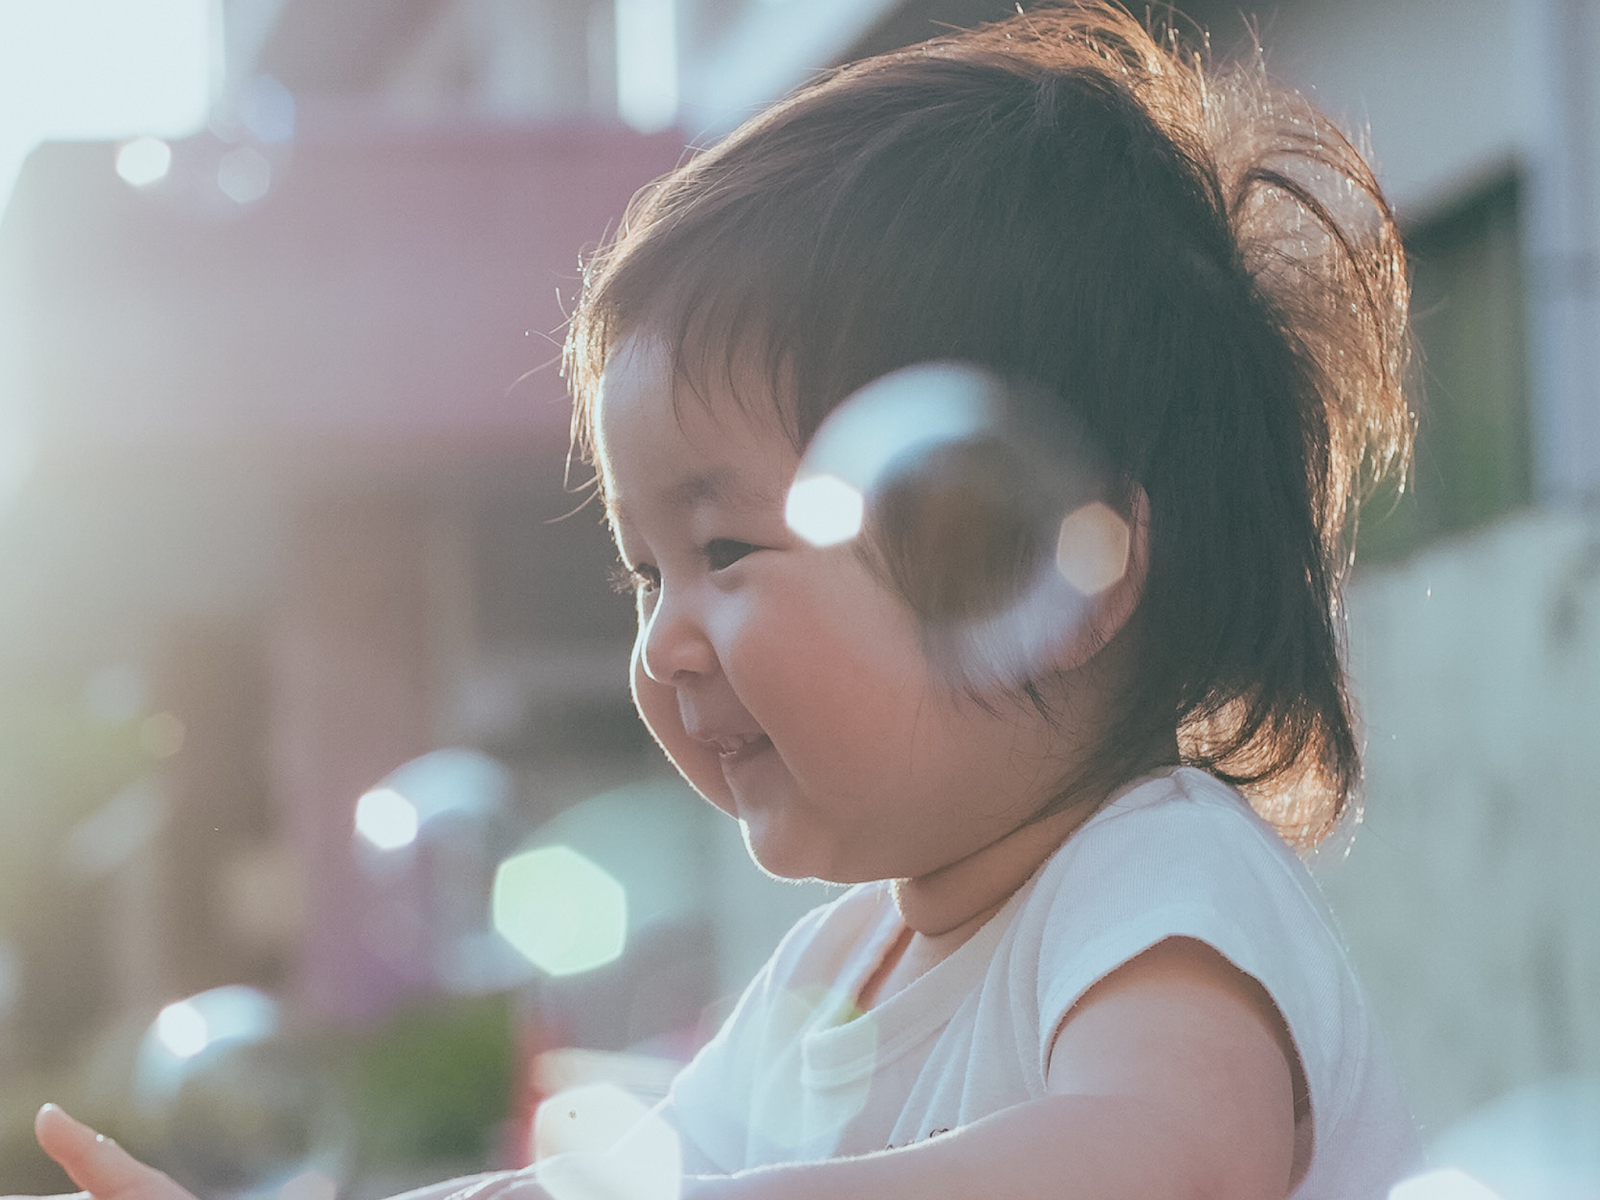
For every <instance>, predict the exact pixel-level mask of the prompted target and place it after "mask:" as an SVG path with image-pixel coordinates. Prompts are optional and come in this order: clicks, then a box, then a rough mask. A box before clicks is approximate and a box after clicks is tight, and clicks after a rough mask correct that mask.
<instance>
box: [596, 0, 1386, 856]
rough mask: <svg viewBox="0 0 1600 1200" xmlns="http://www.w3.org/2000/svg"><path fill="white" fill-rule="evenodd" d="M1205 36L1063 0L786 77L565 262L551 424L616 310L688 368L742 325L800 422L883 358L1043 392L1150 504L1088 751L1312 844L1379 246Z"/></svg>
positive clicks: (813, 421) (1358, 474)
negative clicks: (1206, 776)
mask: <svg viewBox="0 0 1600 1200" xmlns="http://www.w3.org/2000/svg"><path fill="white" fill-rule="evenodd" d="M1203 59H1204V55H1203V54H1201V53H1199V52H1195V51H1191V50H1189V49H1186V48H1185V45H1184V42H1183V39H1181V38H1180V37H1178V36H1177V35H1176V34H1174V33H1172V32H1171V30H1163V29H1157V30H1156V32H1154V33H1152V32H1151V31H1149V30H1147V29H1146V28H1145V27H1144V26H1142V25H1141V24H1140V23H1139V22H1137V21H1136V20H1134V19H1133V18H1132V17H1130V16H1129V15H1128V14H1127V13H1126V12H1124V11H1122V10H1121V9H1119V8H1116V7H1112V6H1109V5H1103V4H1086V5H1073V6H1068V7H1050V8H1045V9H1041V10H1036V11H1033V12H1030V13H1024V14H1019V15H1017V16H1016V17H1014V18H1011V19H1009V20H1007V21H1004V22H1001V23H999V24H995V25H989V26H985V27H983V28H980V29H976V30H971V31H963V32H958V33H953V34H951V35H949V36H943V37H938V38H935V39H933V40H932V41H929V42H926V43H923V44H922V45H919V46H916V47H913V48H911V49H907V50H903V51H898V52H895V53H892V54H885V55H882V56H879V57H877V58H872V59H868V60H866V61H863V62H859V63H855V64H853V65H851V66H847V67H844V68H842V69H840V70H838V71H835V72H833V73H831V74H829V75H827V76H825V77H823V78H821V79H819V80H817V81H816V82H813V83H812V84H810V85H808V86H806V87H804V88H802V89H801V90H800V91H798V92H796V93H795V94H793V95H792V96H790V97H788V98H787V99H786V100H784V101H782V102H780V103H779V104H777V105H776V106H774V107H773V108H771V109H769V110H768V111H767V112H765V113H763V114H762V115H761V116H759V117H756V118H755V119H753V120H751V121H750V122H748V123H747V124H745V125H744V126H743V127H741V128H740V129H739V130H738V131H736V132H735V133H733V134H732V135H730V136H729V137H727V138H726V139H724V140H723V141H721V142H719V143H718V144H716V145H715V146H713V147H711V148H710V149H708V150H706V151H704V152H703V153H700V154H698V155H697V156H695V157H693V158H692V159H690V160H689V161H687V162H686V163H685V164H684V165H683V166H681V167H680V168H679V169H678V170H676V171H674V172H673V173H671V174H670V175H668V176H666V177H665V178H663V179H661V180H659V181H657V182H656V183H655V184H653V185H652V186H651V187H649V188H648V189H646V190H645V191H644V192H642V193H641V194H640V195H639V196H638V197H637V198H636V199H635V201H634V203H633V205H632V206H631V208H630V209H629V212H628V214H627V216H626V218H625V220H624V222H623V224H622V226H621V228H620V230H619V232H618V233H617V235H616V237H615V238H614V239H613V240H612V241H611V243H610V244H609V245H607V246H606V247H605V248H603V249H602V250H601V251H600V252H599V253H597V254H596V255H595V256H594V257H593V258H592V259H591V261H590V262H589V263H588V266H587V270H586V272H585V279H584V290H583V295H582V299H581V301H580V303H579V305H578V308H577V312H576V314H575V316H574V319H573V322H572V327H571V333H570V336H569V339H568V342H567V348H566V366H567V370H568V372H569V376H570V379H571V382H572V386H573V389H574V393H575V397H576V411H575V416H574V435H575V439H576V442H577V444H578V446H579V447H580V448H581V449H587V448H588V447H589V446H590V439H591V426H590V423H591V419H592V406H593V400H594V395H595V390H596V385H597V382H598V379H599V375H600V372H601V371H602V369H603V368H604V366H605V362H606V358H607V356H608V355H609V354H610V353H611V352H612V350H613V349H614V348H615V347H616V345H617V344H618V342H619V340H620V339H621V338H623V337H625V336H626V335H627V334H629V333H631V332H633V331H635V330H640V329H648V330H649V331H651V332H652V333H654V334H657V335H660V336H661V337H663V338H664V339H665V341H666V342H667V344H668V346H669V347H670V348H671V350H672V352H673V354H674V356H675V359H676V361H677V363H678V367H679V369H680V370H683V371H685V372H687V373H689V374H691V375H692V374H694V373H695V372H697V371H704V370H707V369H716V363H715V362H713V359H716V360H718V361H722V362H724V363H725V365H726V368H727V369H728V370H729V371H732V370H733V358H734V356H735V355H736V354H738V355H740V356H744V355H748V354H749V353H750V352H751V351H752V349H753V350H754V351H755V352H756V353H757V354H758V355H759V356H760V358H759V361H761V362H763V363H764V364H765V365H766V367H767V368H768V369H770V371H771V378H772V380H773V394H774V395H775V396H781V397H784V399H783V400H781V401H780V403H782V404H783V405H785V406H787V410H786V411H785V412H784V413H783V416H784V417H785V418H786V420H787V421H788V423H789V427H790V430H791V432H792V435H793V437H794V439H795V441H796V444H797V445H803V444H804V443H805V441H806V440H807V439H808V438H809V437H810V436H811V434H812V433H814V432H815V430H816V428H817V426H818V425H819V424H820V422H821V420H822V419H823V418H824V417H825V416H826V415H827V414H828V412H829V411H831V409H832V408H833V407H834V406H836V405H837V404H838V403H839V402H840V401H841V400H842V399H843V398H844V397H845V396H847V395H849V394H850V393H851V392H852V391H854V390H855V389H856V388H858V387H860V386H861V385H863V384H865V383H867V382H868V381H870V380H872V379H874V378H877V377H878V376H880V375H882V374H884V373H885V372H887V371H890V370H893V369H895V368H897V367H900V366H904V365H906V364H909V363H915V362H920V361H925V360H930V359H961V360H968V361H971V362H975V363H978V364H981V365H983V366H985V367H987V368H989V369H990V370H992V371H995V372H997V373H998V374H1000V375H1001V376H1003V377H1006V378H1010V379H1016V380H1026V381H1028V382H1029V383H1030V384H1032V385H1035V386H1043V387H1044V388H1047V389H1049V390H1050V391H1051V392H1052V393H1054V394H1055V395H1056V396H1059V397H1060V398H1061V399H1062V402H1063V403H1064V404H1065V405H1067V406H1069V408H1070V410H1071V411H1072V413H1074V414H1075V417H1074V419H1075V420H1077V421H1079V422H1081V423H1082V424H1083V425H1084V426H1085V427H1086V428H1087V429H1088V431H1089V433H1090V435H1091V436H1092V438H1093V439H1094V441H1095V442H1096V444H1097V447H1098V449H1099V451H1100V452H1101V453H1102V454H1103V455H1104V457H1105V459H1106V461H1107V463H1108V464H1109V466H1110V468H1111V470H1112V471H1113V473H1114V475H1115V477H1116V478H1117V479H1119V480H1120V481H1122V483H1123V484H1124V485H1125V486H1126V488H1127V490H1128V492H1129V494H1131V492H1132V485H1138V486H1139V487H1142V488H1143V489H1144V491H1145V493H1146V494H1147V495H1148V497H1149V504H1150V560H1149V572H1148V576H1147V579H1146V583H1145V588H1144V592H1143V595H1142V598H1141V600H1140V603H1139V607H1138V610H1137V611H1136V613H1135V615H1134V617H1133V620H1132V622H1131V624H1130V628H1129V634H1130V636H1132V637H1134V638H1136V639H1137V641H1136V643H1135V644H1136V646H1137V668H1136V671H1135V674H1134V678H1133V680H1132V686H1131V688H1130V689H1129V690H1128V692H1127V694H1126V696H1125V697H1124V700H1123V703H1122V705H1121V708H1120V711H1119V712H1118V713H1117V714H1115V721H1114V725H1113V732H1112V735H1111V736H1110V737H1109V738H1108V739H1107V740H1106V743H1105V745H1104V746H1103V747H1101V749H1100V752H1099V754H1098V755H1097V757H1096V759H1095V761H1094V763H1093V764H1092V771H1091V773H1092V774H1093V775H1094V778H1095V779H1096V780H1097V781H1106V782H1109V783H1111V784H1115V783H1117V782H1120V781H1121V780H1122V779H1126V778H1128V777H1129V776H1130V775H1131V774H1135V773H1137V772H1139V771H1141V770H1144V769H1147V768H1148V767H1149V766H1150V765H1151V764H1150V762H1149V761H1148V756H1149V753H1150V747H1151V746H1152V745H1160V744H1162V742H1163V739H1164V740H1165V743H1166V744H1167V745H1170V744H1171V742H1172V738H1173V735H1174V734H1175V733H1176V735H1177V738H1178V743H1179V746H1180V750H1181V754H1182V757H1183V759H1184V761H1185V762H1189V763H1192V764H1195V765H1198V766H1201V767H1204V768H1206V769H1207V770H1210V771H1212V772H1213V773H1215V774H1216V775H1218V776H1220V777H1221V778H1223V779H1226V780H1229V781H1230V782H1233V783H1236V784H1239V785H1241V786H1243V787H1245V788H1246V790H1247V791H1248V792H1250V793H1251V796H1252V800H1253V802H1254V803H1255V804H1256V806H1257V808H1258V809H1259V810H1260V811H1262V813H1263V815H1265V816H1267V817H1268V819H1270V820H1272V821H1273V822H1274V823H1275V824H1276V825H1277V827H1278V828H1279V830H1280V832H1282V833H1283V834H1284V835H1285V837H1287V838H1288V839H1289V840H1290V841H1291V842H1294V843H1297V844H1300V845H1302V846H1309V845H1314V844H1315V843H1316V842H1317V841H1318V840H1320V838H1321V837H1322V836H1323V835H1324V834H1325V833H1326V832H1327V831H1328V830H1329V829H1330V828H1332V826H1333V824H1334V823H1335V822H1336V821H1337V820H1338V818H1339V817H1340V815H1341V814H1342V813H1344V812H1345V810H1346V809H1347V807H1348V806H1349V805H1350V803H1351V801H1352V798H1353V797H1354V795H1355V792H1356V788H1357V785H1358V783H1359V778H1360V754H1359V748H1358V745H1357V740H1356V735H1355V732H1354V728H1353V724H1354V722H1353V716H1352V712H1351V708H1350V702H1349V699H1348V696H1347V692H1346V685H1345V676H1344V668H1343V663H1342V626H1343V614H1342V612H1341V589H1342V585H1343V582H1344V578H1345V575H1346V573H1347V571H1348V568H1349V565H1350V563H1351V556H1352V546H1353V532H1354V516H1355V506H1356V503H1357V501H1358V499H1359V492H1360V490H1361V487H1362V481H1363V479H1364V478H1365V479H1372V478H1376V476H1378V475H1379V474H1381V473H1383V472H1384V471H1385V470H1387V469H1388V468H1390V467H1392V466H1397V465H1403V464H1404V462H1405V460H1406V456H1407V454H1408V451H1409V445H1410V435H1411V426H1412V418H1411V415H1410V413H1409V412H1408V410H1407V408H1406V405H1405V403H1404V400H1403V399H1402V396H1401V390H1400V380H1401V374H1402V368H1403V365H1404V356H1405V348H1406V334H1405V310H1406V281H1405V271H1404V263H1403V258H1402V253H1401V249H1400V243H1399V239H1398V235H1397V232H1396V228H1395V223H1394V219H1393V216H1392V214H1391V212H1390V210H1389V208H1388V206H1387V204H1386V203H1385V201H1384V199H1383V197H1382V195H1381V193H1380V191H1379V189H1378V185H1377V182H1376V180H1375V179H1374V177H1373V174H1372V172H1371V170H1370V169H1369V167H1368V166H1367V164H1366V162H1365V161H1364V160H1363V158H1362V156H1361V154H1360V153H1359V152H1358V151H1357V150H1356V148H1355V147H1354V146H1353V145H1352V144H1351V142H1350V141H1349V140H1348V139H1347V138H1346V137H1345V136H1344V135H1343V134H1341V133H1340V132H1339V130H1338V129H1337V128H1335V127H1334V125H1333V124H1332V123H1330V122H1329V121H1328V120H1327V119H1326V118H1325V117H1323V116H1322V115H1321V114H1319V113H1318V112H1316V111H1315V110H1314V109H1313V108H1312V107H1311V106H1310V105H1309V104H1308V103H1307V102H1306V101H1304V100H1303V99H1302V98H1301V97H1299V96H1298V95H1295V94H1292V93H1285V92H1282V91H1279V90H1276V89H1274V88H1273V87H1271V86H1270V85H1269V84H1268V83H1267V81H1266V79H1265V75H1264V71H1263V69H1262V67H1261V64H1260V61H1259V55H1257V56H1256V57H1255V58H1254V59H1252V60H1250V61H1246V62H1243V63H1241V64H1237V65H1234V66H1232V67H1229V68H1226V69H1217V70H1213V69H1211V68H1210V67H1209V66H1208V65H1206V64H1205V62H1204V61H1203ZM1102 794H1103V793H1102ZM1089 795H1090V793H1089V792H1086V791H1084V790H1083V789H1081V788H1074V789H1072V790H1071V791H1070V792H1064V793H1063V795H1062V797H1061V798H1060V800H1058V802H1057V805H1058V806H1059V805H1061V804H1065V803H1068V802H1071V801H1072V799H1073V798H1074V797H1083V798H1087V797H1088V796H1089Z"/></svg>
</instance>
